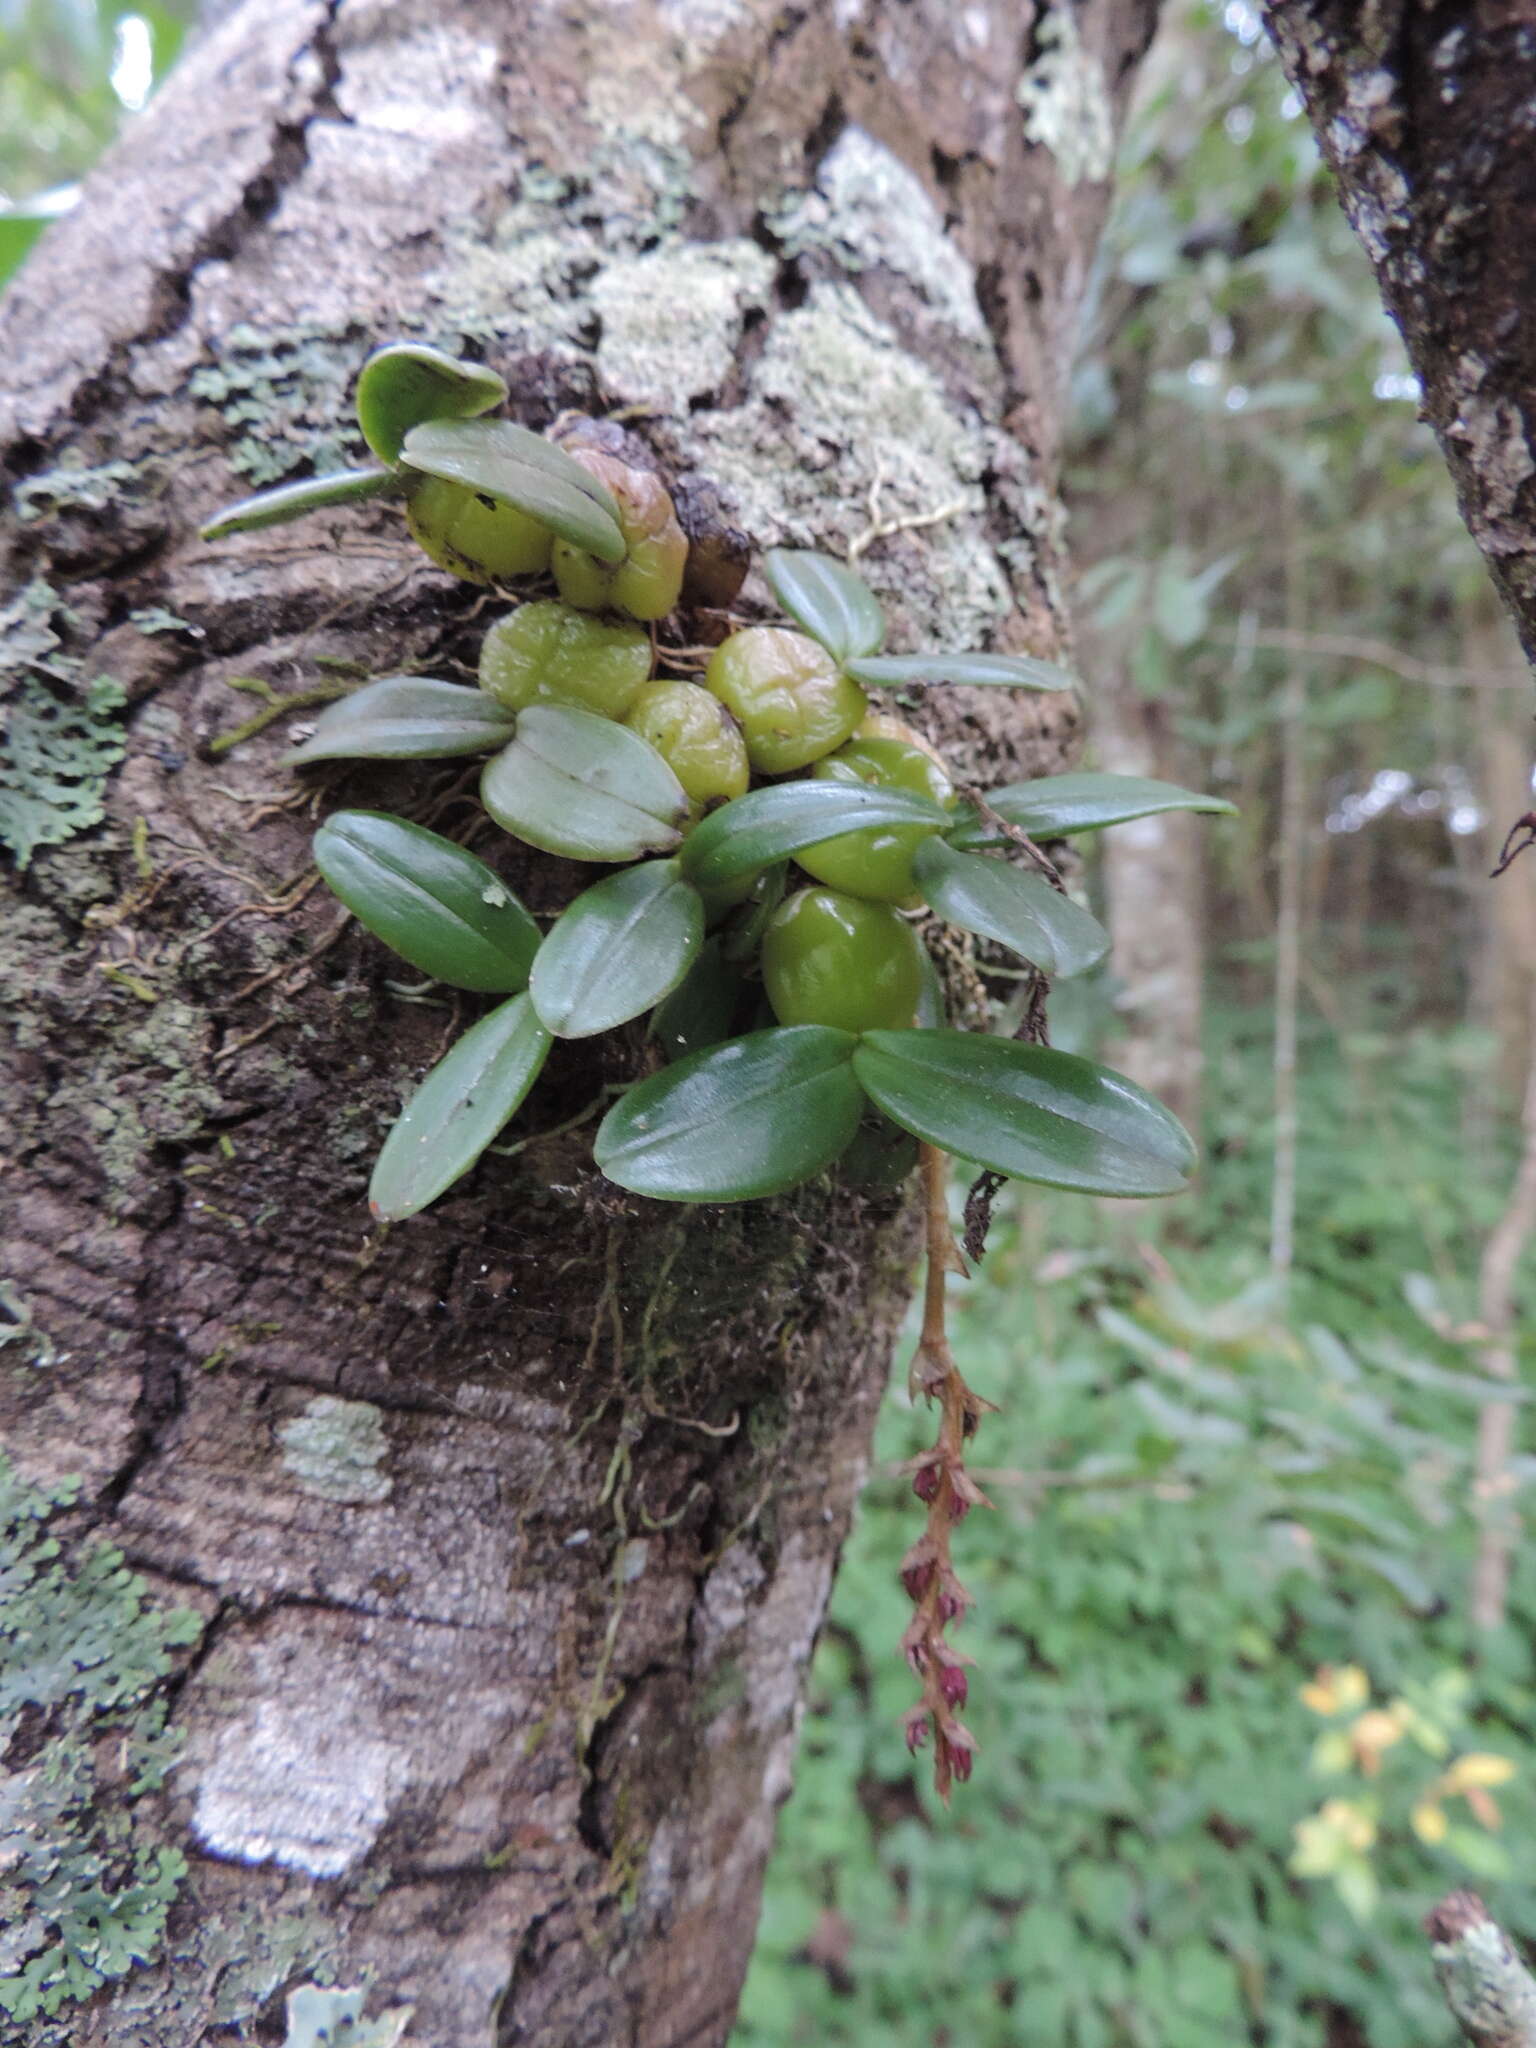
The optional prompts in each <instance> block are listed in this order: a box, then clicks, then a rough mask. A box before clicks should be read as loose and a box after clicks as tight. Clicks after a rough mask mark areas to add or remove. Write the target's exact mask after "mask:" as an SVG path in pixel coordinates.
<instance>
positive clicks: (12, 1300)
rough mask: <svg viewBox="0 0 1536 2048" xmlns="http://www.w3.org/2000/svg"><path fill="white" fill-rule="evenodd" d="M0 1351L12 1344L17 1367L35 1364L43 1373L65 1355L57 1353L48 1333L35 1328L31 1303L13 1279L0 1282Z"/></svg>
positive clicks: (12, 1354)
mask: <svg viewBox="0 0 1536 2048" xmlns="http://www.w3.org/2000/svg"><path fill="white" fill-rule="evenodd" d="M0 1318H3V1320H0V1350H5V1349H7V1348H8V1347H9V1346H10V1345H13V1344H14V1345H15V1346H16V1349H15V1350H14V1351H12V1352H11V1358H12V1360H13V1361H15V1362H16V1363H18V1364H21V1365H35V1366H37V1367H38V1368H39V1369H42V1370H46V1369H47V1368H48V1367H49V1366H51V1365H57V1364H58V1363H59V1361H60V1358H61V1356H62V1357H63V1358H68V1356H69V1353H68V1352H67V1351H66V1352H63V1353H62V1354H61V1353H60V1351H59V1347H58V1345H57V1344H55V1343H54V1341H53V1339H52V1338H51V1337H50V1336H49V1335H48V1332H47V1331H46V1330H44V1329H41V1328H40V1327H39V1325H38V1321H37V1317H36V1315H35V1314H34V1313H33V1309H32V1304H31V1302H30V1301H28V1299H27V1297H26V1296H25V1295H24V1294H23V1293H22V1291H21V1289H20V1288H19V1287H18V1286H17V1285H16V1282H15V1281H14V1280H0Z"/></svg>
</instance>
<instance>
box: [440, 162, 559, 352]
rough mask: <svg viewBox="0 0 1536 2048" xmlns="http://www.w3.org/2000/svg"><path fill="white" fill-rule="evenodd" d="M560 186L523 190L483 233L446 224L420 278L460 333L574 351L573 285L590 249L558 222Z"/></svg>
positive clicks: (509, 343)
mask: <svg viewBox="0 0 1536 2048" xmlns="http://www.w3.org/2000/svg"><path fill="white" fill-rule="evenodd" d="M563 190H564V187H563V185H560V184H558V183H557V184H556V187H555V191H554V193H553V194H552V195H550V196H544V195H542V194H541V195H539V196H534V197H528V196H525V197H524V198H523V199H522V200H520V201H518V202H517V203H516V204H515V205H513V206H511V207H509V208H508V209H507V211H506V212H505V213H504V214H503V216H502V217H501V219H500V221H499V222H498V224H497V227H496V229H495V232H494V233H493V234H492V235H490V236H489V237H485V236H482V235H481V234H479V233H478V232H476V231H475V230H474V229H473V228H471V227H469V226H467V225H465V226H461V227H459V228H457V229H453V228H450V229H449V230H448V232H447V234H446V237H445V245H444V260H443V262H442V263H441V264H439V265H438V266H437V267H436V268H435V269H434V270H432V271H431V272H429V273H428V275H427V276H426V277H425V278H424V279H423V280H422V283H423V288H424V289H425V291H426V292H427V293H428V294H429V295H430V297H431V299H432V300H433V301H434V302H435V304H436V305H437V306H438V307H439V309H440V312H441V317H442V318H443V319H445V320H447V321H450V322H452V324H453V325H454V326H456V327H457V328H458V329H459V330H460V332H462V333H464V334H468V335H473V336H475V337H477V338H481V339H487V340H489V339H495V340H496V341H498V342H499V343H500V344H501V345H503V346H509V347H512V348H523V349H526V348H535V347H536V348H538V349H539V350H540V351H541V352H542V353H544V354H546V355H549V356H551V357H553V358H554V359H556V360H561V359H564V360H571V359H573V358H574V357H575V356H577V355H579V354H580V353H581V348H580V340H579V337H580V333H581V330H582V328H583V326H584V324H585V322H586V319H587V308H586V305H585V303H584V302H583V301H582V299H581V288H582V285H583V283H584V281H585V280H586V279H587V278H589V277H590V276H591V274H592V272H593V270H594V269H595V268H596V265H597V262H598V252H597V247H596V243H595V240H594V239H593V238H592V237H591V236H589V235H587V234H585V233H582V232H579V231H576V232H573V231H572V230H571V229H570V228H568V227H566V226H564V225H563V223H562V221H561V215H560V194H561V193H562V192H563Z"/></svg>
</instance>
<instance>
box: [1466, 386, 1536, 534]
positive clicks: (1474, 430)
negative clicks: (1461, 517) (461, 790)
mask: <svg viewBox="0 0 1536 2048" xmlns="http://www.w3.org/2000/svg"><path fill="white" fill-rule="evenodd" d="M1487 376H1488V365H1487V364H1486V363H1485V362H1483V361H1482V360H1481V358H1480V357H1478V356H1475V355H1461V356H1458V357H1457V358H1456V362H1455V365H1454V367H1453V368H1452V370H1451V373H1450V376H1449V379H1448V383H1449V388H1450V391H1451V394H1452V396H1453V397H1454V398H1455V399H1456V401H1457V410H1456V417H1455V418H1454V420H1453V421H1452V422H1451V425H1450V428H1449V430H1448V431H1449V434H1450V436H1451V438H1452V439H1453V440H1457V441H1460V442H1462V443H1463V444H1464V445H1465V447H1466V450H1467V457H1468V460H1469V461H1470V463H1471V465H1472V468H1473V470H1474V471H1475V472H1476V474H1477V476H1478V478H1479V480H1480V482H1481V484H1482V496H1481V498H1480V500H1478V501H1476V502H1475V503H1473V504H1471V505H1469V506H1468V508H1467V510H1466V519H1467V523H1468V524H1469V525H1470V526H1471V528H1472V531H1473V534H1474V536H1475V537H1476V540H1477V542H1478V545H1479V546H1480V547H1481V548H1483V549H1484V550H1485V552H1486V553H1488V554H1490V555H1519V554H1524V553H1526V552H1527V551H1528V550H1529V547H1530V529H1529V524H1528V522H1527V521H1525V520H1524V519H1523V518H1522V516H1521V513H1520V509H1519V498H1520V493H1521V491H1522V489H1523V488H1524V486H1525V484H1526V483H1527V482H1528V481H1529V479H1530V478H1531V477H1532V476H1533V475H1536V458H1533V456H1532V454H1531V442H1530V435H1529V433H1528V432H1527V430H1526V423H1525V418H1524V415H1523V414H1522V413H1521V411H1520V408H1519V406H1518V405H1517V404H1516V403H1515V401H1514V400H1513V399H1512V398H1509V397H1507V396H1506V397H1494V398H1490V397H1488V396H1486V395H1485V394H1484V393H1483V390H1482V386H1483V384H1484V382H1485V380H1486V378H1487Z"/></svg>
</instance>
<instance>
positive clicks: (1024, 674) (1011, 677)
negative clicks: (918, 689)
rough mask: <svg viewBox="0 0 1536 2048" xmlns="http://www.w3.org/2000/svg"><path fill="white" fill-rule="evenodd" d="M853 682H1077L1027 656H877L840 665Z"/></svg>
mask: <svg viewBox="0 0 1536 2048" xmlns="http://www.w3.org/2000/svg"><path fill="white" fill-rule="evenodd" d="M843 666H844V667H845V668H846V669H847V671H848V673H849V675H851V676H852V677H853V679H854V681H855V682H858V683H868V684H870V685H871V686H872V687H873V688H875V689H881V690H899V689H902V688H903V687H906V686H908V685H911V684H914V683H970V684H972V685H983V686H986V687H992V686H994V685H996V686H1001V687H1002V688H1005V689H1009V690H1075V689H1077V688H1078V680H1077V677H1076V676H1075V675H1073V674H1072V673H1071V671H1070V670H1068V669H1064V668H1058V667H1057V666H1056V664H1055V662H1053V661H1036V660H1035V658H1034V656H1033V655H1030V654H878V655H872V656H870V657H869V658H868V659H860V660H855V661H848V662H844V664H843Z"/></svg>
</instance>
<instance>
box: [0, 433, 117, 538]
mask: <svg viewBox="0 0 1536 2048" xmlns="http://www.w3.org/2000/svg"><path fill="white" fill-rule="evenodd" d="M141 477H142V468H141V465H140V464H139V463H136V462H101V463H88V462H87V461H86V460H85V458H84V457H83V456H82V455H80V454H79V453H78V452H77V451H75V450H68V451H66V452H65V454H64V455H63V456H61V457H60V459H59V461H58V462H57V464H56V465H55V466H54V467H53V468H52V469H47V470H44V471H42V472H41V473H40V474H39V475H37V476H29V477H27V478H25V479H24V480H23V481H22V482H21V483H19V484H18V485H17V486H16V488H15V490H14V491H13V492H12V493H11V500H12V503H13V504H14V506H15V508H16V517H17V518H18V519H19V520H20V521H21V522H22V524H23V525H24V526H25V525H28V524H30V523H31V522H33V521H35V520H39V519H46V518H48V517H49V516H50V515H51V514H53V513H55V512H105V511H106V509H107V508H108V506H109V505H111V504H112V502H113V500H114V499H116V498H117V497H119V496H120V495H121V493H122V492H123V491H125V490H126V489H128V488H129V487H130V486H131V485H132V484H134V483H136V482H138V481H140V480H141Z"/></svg>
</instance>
